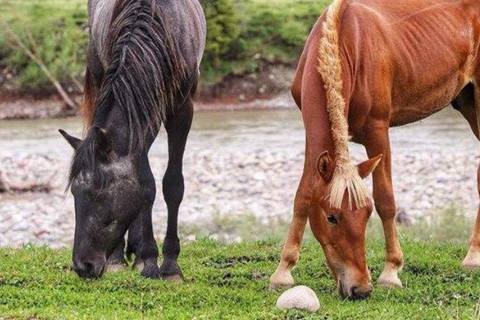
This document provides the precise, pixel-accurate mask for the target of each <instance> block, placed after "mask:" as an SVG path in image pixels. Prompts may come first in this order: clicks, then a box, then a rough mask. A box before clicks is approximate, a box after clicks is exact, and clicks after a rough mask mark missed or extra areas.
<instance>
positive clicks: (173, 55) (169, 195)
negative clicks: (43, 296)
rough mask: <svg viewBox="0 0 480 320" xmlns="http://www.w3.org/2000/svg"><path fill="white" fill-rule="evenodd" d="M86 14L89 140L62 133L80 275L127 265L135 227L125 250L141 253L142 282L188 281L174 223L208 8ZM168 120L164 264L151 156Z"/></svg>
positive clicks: (122, 8) (105, 7)
mask: <svg viewBox="0 0 480 320" xmlns="http://www.w3.org/2000/svg"><path fill="white" fill-rule="evenodd" d="M88 11H89V24H90V44H89V52H88V62H87V73H86V85H85V99H84V109H83V115H84V118H85V122H86V136H85V139H84V140H80V139H77V138H75V137H72V136H70V135H68V134H67V133H66V132H64V131H61V133H62V135H63V136H64V137H65V138H66V140H67V141H68V142H69V143H70V145H71V146H72V147H73V148H74V149H75V153H74V156H73V160H72V166H71V169H70V179H69V187H71V191H72V193H73V196H74V199H75V221H76V224H75V239H74V246H73V266H74V270H75V271H76V272H77V273H78V275H79V276H80V277H83V278H98V277H101V276H102V274H103V273H104V271H105V270H106V269H107V267H108V268H110V267H111V268H115V267H118V266H125V265H126V262H125V260H124V249H125V241H124V236H125V233H126V232H127V230H128V244H127V254H128V255H131V254H132V253H133V254H135V265H136V266H139V267H143V270H142V275H143V276H145V277H149V278H164V279H170V280H181V279H183V274H182V271H181V269H180V267H179V266H178V264H177V258H178V255H179V253H180V244H179V239H178V236H177V220H178V219H177V218H178V209H179V206H180V203H181V201H182V198H183V193H184V180H183V174H182V161H183V154H184V150H185V144H186V140H187V136H188V133H189V130H190V125H191V123H192V118H193V104H192V97H193V95H194V93H195V90H196V86H197V81H198V75H199V72H198V67H199V65H200V61H201V59H202V55H203V51H204V48H205V38H206V22H205V16H204V14H203V10H202V7H201V6H200V4H199V2H198V1H197V0H116V1H114V0H90V1H89V3H88ZM161 123H163V124H164V125H165V128H166V131H167V136H168V153H169V160H168V166H167V170H166V173H165V176H164V177H163V195H164V198H165V202H166V203H167V208H168V227H167V233H166V237H165V241H164V244H163V258H164V260H163V264H162V265H161V267H160V268H159V267H158V263H157V259H158V249H157V244H156V242H155V238H154V236H153V229H152V206H153V203H154V200H155V195H156V189H155V179H154V177H153V174H152V171H151V169H150V165H149V161H148V151H149V149H150V146H151V145H152V143H153V142H154V140H155V138H156V136H157V134H158V132H159V130H160V125H161ZM107 261H108V263H107ZM109 266H110V267H109Z"/></svg>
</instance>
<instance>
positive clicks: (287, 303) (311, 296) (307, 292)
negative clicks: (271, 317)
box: [277, 286, 320, 313]
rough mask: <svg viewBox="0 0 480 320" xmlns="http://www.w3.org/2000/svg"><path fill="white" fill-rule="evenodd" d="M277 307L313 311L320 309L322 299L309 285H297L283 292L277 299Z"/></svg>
mask: <svg viewBox="0 0 480 320" xmlns="http://www.w3.org/2000/svg"><path fill="white" fill-rule="evenodd" d="M277 308H280V309H299V310H307V311H310V312H312V313H313V312H316V311H317V310H318V309H320V301H319V300H318V298H317V295H316V294H315V292H314V291H313V290H312V289H310V288H309V287H307V286H296V287H293V288H291V289H289V290H287V291H285V292H284V293H282V295H281V296H280V297H279V298H278V300H277Z"/></svg>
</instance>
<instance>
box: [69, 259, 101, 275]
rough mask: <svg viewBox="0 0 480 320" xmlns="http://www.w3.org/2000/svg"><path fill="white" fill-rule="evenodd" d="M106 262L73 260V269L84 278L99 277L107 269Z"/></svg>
mask: <svg viewBox="0 0 480 320" xmlns="http://www.w3.org/2000/svg"><path fill="white" fill-rule="evenodd" d="M105 264H106V262H103V263H93V262H81V261H75V260H74V261H73V270H74V271H75V272H76V273H77V274H78V276H79V277H80V278H83V279H97V278H100V277H101V276H102V275H103V273H104V271H105Z"/></svg>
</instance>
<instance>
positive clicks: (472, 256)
mask: <svg viewBox="0 0 480 320" xmlns="http://www.w3.org/2000/svg"><path fill="white" fill-rule="evenodd" d="M462 266H463V267H464V268H465V269H469V270H475V269H479V268H480V252H477V251H474V250H469V251H468V253H467V256H466V257H465V259H464V260H463V262H462Z"/></svg>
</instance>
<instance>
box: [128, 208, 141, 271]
mask: <svg viewBox="0 0 480 320" xmlns="http://www.w3.org/2000/svg"><path fill="white" fill-rule="evenodd" d="M141 249H142V215H141V214H139V215H138V217H137V218H136V219H135V220H134V221H133V222H132V224H131V225H130V228H128V240H127V259H129V260H131V257H132V255H134V256H135V260H134V262H133V267H134V268H136V269H138V270H140V271H141V270H143V261H142V258H141V256H140V252H141Z"/></svg>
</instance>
